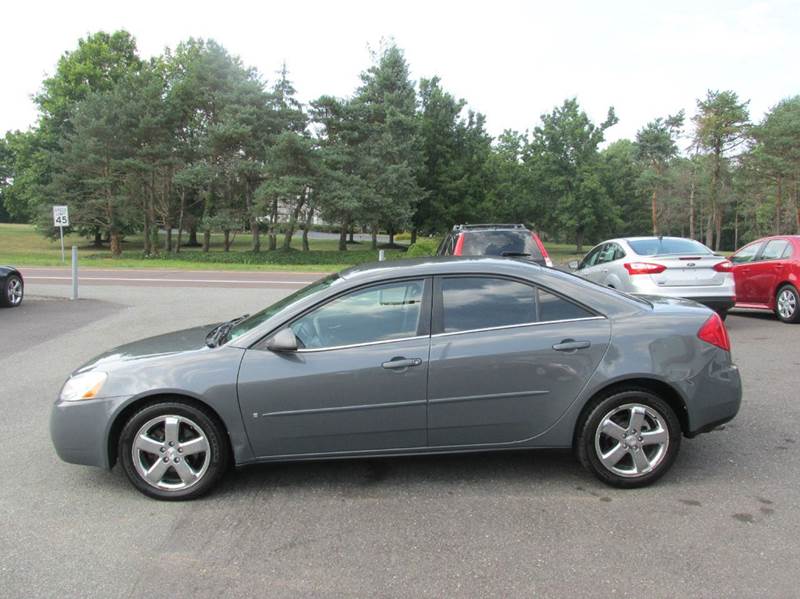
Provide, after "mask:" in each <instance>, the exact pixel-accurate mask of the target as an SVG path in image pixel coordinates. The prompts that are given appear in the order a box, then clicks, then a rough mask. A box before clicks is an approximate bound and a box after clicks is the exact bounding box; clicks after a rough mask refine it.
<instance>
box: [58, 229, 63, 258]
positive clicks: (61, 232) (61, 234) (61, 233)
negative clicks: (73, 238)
mask: <svg viewBox="0 0 800 599" xmlns="http://www.w3.org/2000/svg"><path fill="white" fill-rule="evenodd" d="M58 232H59V233H60V236H61V262H62V263H63V262H64V227H59V228H58Z"/></svg>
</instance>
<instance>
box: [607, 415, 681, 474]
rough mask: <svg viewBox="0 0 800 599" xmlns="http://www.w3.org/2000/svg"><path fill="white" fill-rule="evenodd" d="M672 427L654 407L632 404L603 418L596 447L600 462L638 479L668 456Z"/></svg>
mask: <svg viewBox="0 0 800 599" xmlns="http://www.w3.org/2000/svg"><path fill="white" fill-rule="evenodd" d="M668 446H669V429H668V428H667V422H666V420H665V419H664V417H663V416H662V415H661V414H659V413H658V412H656V411H655V410H654V409H653V408H651V407H649V406H645V405H642V404H638V403H629V404H625V405H622V406H619V407H617V408H614V409H613V410H611V411H610V412H609V413H608V414H606V415H605V416H604V417H603V419H602V420H601V421H600V425H599V426H598V427H597V432H596V433H595V436H594V447H595V451H596V452H597V457H598V458H599V459H600V462H601V463H602V464H603V466H605V467H606V468H607V469H608V470H610V471H611V472H613V473H614V474H617V475H619V476H624V477H628V478H636V477H637V476H642V475H644V474H648V473H650V472H652V471H653V470H655V469H656V468H657V467H658V466H659V464H661V462H662V461H663V460H664V457H665V456H666V455H667V447H668Z"/></svg>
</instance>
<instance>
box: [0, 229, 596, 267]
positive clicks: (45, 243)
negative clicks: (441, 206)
mask: <svg viewBox="0 0 800 599" xmlns="http://www.w3.org/2000/svg"><path fill="white" fill-rule="evenodd" d="M282 241H283V237H282V236H281V237H279V243H280V242H282ZM265 242H266V238H262V247H264V245H265ZM73 245H77V246H78V255H79V260H80V262H81V264H83V265H84V266H87V267H89V266H91V267H97V268H175V269H186V270H280V271H299V272H334V271H338V270H341V269H343V268H346V267H348V266H352V265H354V264H362V263H364V262H374V261H375V260H377V259H378V257H377V252H375V251H373V250H371V249H370V245H369V242H364V243H359V244H351V245H349V247H348V250H347V251H346V252H340V251H339V250H338V240H337V239H310V240H309V245H310V250H311V251H309V252H301V251H300V250H299V249H292V250H289V251H284V250H274V251H262V252H259V253H258V254H255V253H253V252H250V251H249V250H250V236H249V235H248V234H242V233H240V234H238V235H237V236H236V239H235V240H234V242H233V245H232V246H231V251H230V252H225V251H223V238H222V235H212V236H211V247H210V251H209V252H208V253H204V252H202V251H201V248H187V247H183V248H181V252H180V254H177V255H176V254H171V255H167V254H166V253H163V256H164V257H158V258H143V257H142V238H141V236H138V235H134V236H130V237H126V238H125V241H124V242H123V246H122V248H123V252H122V257H120V258H112V257H111V253H110V252H109V250H108V249H107V248H106V247H104V248H103V249H98V248H95V247H94V246H93V245H92V243H91V241H90V240H87V239H85V238H83V237H80V236H78V235H68V236H66V237H64V248H65V252H66V264H69V261H70V257H69V252H70V248H71V246H73ZM292 245H293V246H295V247H296V248H300V246H301V241H300V235H299V234H298V235H297V236H295V238H294V240H293V243H292ZM545 245H546V247H547V250H548V252H549V253H550V256H551V258H552V259H553V261H554V262H555V263H556V264H565V263H567V262H569V261H570V260H572V259H575V258H577V257H578V254H575V246H574V245H566V244H552V243H547V244H545ZM587 249H588V248H587ZM404 255H405V252H404V251H402V250H386V258H387V259H388V260H395V259H399V258H402V257H403V256H404ZM0 264H11V265H14V266H62V265H63V264H62V262H61V246H60V243H59V240H58V239H56V240H53V241H51V240H50V239H47V238H45V237H43V236H42V235H41V234H40V233H38V232H37V231H36V230H35V229H34V227H33V226H32V225H12V224H2V223H0Z"/></svg>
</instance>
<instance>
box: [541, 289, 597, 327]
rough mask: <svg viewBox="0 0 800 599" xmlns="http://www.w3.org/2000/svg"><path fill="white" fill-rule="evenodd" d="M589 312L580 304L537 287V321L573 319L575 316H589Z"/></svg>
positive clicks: (590, 314) (590, 315)
mask: <svg viewBox="0 0 800 599" xmlns="http://www.w3.org/2000/svg"><path fill="white" fill-rule="evenodd" d="M592 316H594V314H592V313H591V312H589V311H588V310H586V309H585V308H582V307H581V306H579V305H577V304H574V303H572V302H571V301H569V300H565V299H564V298H563V297H559V296H557V295H555V294H554V293H550V292H549V291H545V290H544V289H539V321H540V322H547V321H550V320H574V319H576V318H590V317H592Z"/></svg>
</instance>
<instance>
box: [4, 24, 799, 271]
mask: <svg viewBox="0 0 800 599" xmlns="http://www.w3.org/2000/svg"><path fill="white" fill-rule="evenodd" d="M34 100H35V102H36V105H37V107H38V109H39V119H38V122H37V124H36V126H35V127H32V128H30V129H29V130H27V131H14V132H8V133H6V135H5V137H4V138H3V139H2V140H0V220H11V221H16V222H35V223H37V224H38V225H39V227H40V229H41V230H42V231H43V232H44V233H45V234H53V229H52V221H51V217H50V210H51V206H52V205H53V204H68V205H69V206H70V216H71V223H72V228H73V229H74V230H76V231H78V232H79V233H80V234H82V235H85V236H87V237H88V238H90V239H93V240H94V242H95V243H96V244H97V245H98V246H100V245H102V244H103V243H106V242H107V243H108V244H109V246H110V249H111V252H112V253H113V254H114V255H119V254H120V253H121V251H122V240H123V239H124V237H125V236H126V235H130V234H134V233H141V234H143V238H144V240H145V242H144V244H145V245H144V253H145V254H146V255H155V254H158V253H159V252H180V250H181V248H182V247H186V246H202V247H203V249H204V250H206V251H207V250H208V249H209V245H210V239H211V234H212V233H213V232H218V233H221V234H222V235H223V239H224V248H225V250H226V251H227V250H228V249H229V248H230V247H231V244H232V243H233V240H234V238H235V236H236V235H237V234H244V235H248V236H249V238H250V247H251V250H252V251H254V252H259V251H263V250H275V249H278V248H284V249H290V248H291V247H292V240H293V235H294V233H295V232H297V231H298V230H300V231H302V232H303V235H302V241H301V243H302V249H305V250H307V249H308V239H307V234H308V231H309V230H310V228H311V227H312V223H313V222H314V220H315V217H318V218H321V219H322V220H324V222H326V223H328V224H329V225H330V226H332V227H334V228H335V230H337V231H338V232H339V233H340V240H339V247H340V249H342V250H345V249H347V243H346V242H347V236H348V234H352V232H353V231H354V230H360V231H368V232H371V233H372V240H373V246H375V244H376V237H377V233H378V232H379V231H386V232H388V233H389V235H390V236H391V237H392V240H393V236H394V234H395V233H397V232H399V231H406V230H409V231H411V234H412V242H413V241H414V240H415V239H416V236H417V235H418V234H422V235H430V234H436V233H441V232H443V231H445V230H447V229H449V228H450V227H451V226H452V225H453V224H455V223H463V222H490V221H503V222H524V223H528V224H529V225H530V226H532V227H534V228H535V229H536V230H537V231H539V232H540V234H541V235H542V236H543V237H544V239H546V240H553V241H570V242H574V243H575V244H576V246H577V249H578V251H581V250H582V249H583V246H584V245H585V244H586V243H591V242H595V241H598V240H600V239H602V238H605V237H609V236H617V235H642V234H651V233H653V234H670V235H682V236H687V237H692V238H695V239H700V240H702V241H704V242H705V243H706V244H707V245H709V246H710V247H712V248H714V249H731V248H733V247H738V246H739V245H741V244H742V243H743V242H745V241H749V240H750V239H753V238H756V237H759V236H762V235H765V234H770V233H796V232H800V185H799V184H800V96H795V97H792V98H787V99H784V100H782V101H780V102H778V103H777V104H776V105H775V106H774V107H773V108H772V109H771V110H770V111H769V112H768V113H767V114H766V115H765V116H764V117H763V119H762V120H761V121H760V122H752V121H751V118H750V115H749V109H748V102H747V101H746V100H743V99H740V98H739V97H738V96H737V95H736V93H734V92H732V91H713V90H710V91H708V92H707V93H706V94H705V95H704V96H703V97H701V98H700V99H698V100H697V108H696V113H695V114H694V115H693V116H692V117H691V119H687V118H686V115H685V114H684V113H683V112H682V111H681V112H677V113H676V114H673V115H664V116H661V117H656V118H654V119H653V120H652V121H650V122H649V123H646V124H645V125H644V126H642V127H641V128H640V129H639V131H638V132H637V134H636V137H635V139H633V140H628V139H622V140H619V141H616V142H614V143H611V144H608V145H604V141H605V135H606V131H607V130H608V129H609V128H610V127H613V126H614V125H615V124H616V123H617V122H618V117H617V115H616V114H615V112H614V109H613V107H610V108H609V109H608V114H607V116H606V118H605V119H604V120H603V121H602V122H601V123H595V122H592V120H591V119H590V118H589V117H588V116H587V114H586V112H585V111H584V110H583V109H582V108H581V107H580V104H579V103H578V101H577V99H575V98H570V99H567V100H565V101H564V102H563V104H561V105H560V106H557V107H555V108H554V109H553V110H552V111H551V112H549V113H547V114H544V115H541V117H540V119H539V122H538V124H536V125H535V126H534V127H533V128H532V129H531V130H529V131H524V132H519V131H511V130H507V131H505V132H503V133H502V134H501V135H500V136H498V137H497V138H496V139H495V138H493V137H492V136H491V135H489V134H488V133H487V131H486V127H485V117H484V115H482V114H480V113H478V112H475V111H472V110H468V109H467V104H466V102H465V101H464V100H462V99H458V98H456V97H455V96H453V95H452V94H451V93H449V92H448V91H447V90H446V89H445V88H444V87H443V85H442V82H441V80H440V79H439V78H438V77H435V76H434V77H431V78H423V79H421V80H420V81H419V82H418V83H415V82H414V81H412V80H411V78H410V75H409V66H408V64H407V62H406V60H405V57H404V54H403V52H402V50H401V49H400V48H398V47H397V46H396V45H394V44H392V43H389V44H384V45H383V46H382V47H381V48H380V49H379V51H377V52H375V53H373V55H372V57H371V62H370V64H369V65H367V67H366V69H365V70H364V71H363V72H362V73H361V82H360V85H359V86H358V87H357V88H356V89H355V90H354V92H353V94H352V95H351V96H349V97H346V98H338V97H333V96H328V95H324V96H321V97H319V98H317V99H315V100H313V101H311V102H310V103H309V104H308V105H302V104H301V103H300V102H299V101H298V99H297V93H296V90H295V89H294V87H293V85H292V82H291V78H290V75H289V72H288V69H287V67H286V65H283V67H282V68H281V69H280V70H279V71H278V72H277V73H276V76H275V77H274V79H273V80H272V81H269V82H268V81H265V80H264V79H263V77H262V75H261V74H260V73H258V72H257V71H256V70H255V69H252V68H247V67H246V66H244V65H243V64H242V62H241V60H240V59H239V58H237V57H236V56H233V55H231V54H230V53H229V52H228V51H227V50H226V49H225V48H223V47H222V46H221V45H219V44H217V43H215V42H214V41H212V40H202V39H189V40H187V41H186V42H183V43H181V44H180V45H178V46H177V47H176V48H175V49H174V50H173V49H167V50H165V52H164V53H163V54H162V55H160V56H157V57H154V58H151V59H147V60H145V59H143V58H141V57H140V56H139V54H138V52H137V48H136V42H135V40H134V38H133V37H132V36H131V35H130V34H129V33H127V32H125V31H118V32H115V33H113V34H108V33H104V32H100V33H96V34H94V35H91V36H88V37H87V38H85V39H82V40H80V41H79V43H78V46H77V48H75V49H73V50H71V51H69V52H66V53H65V54H64V55H63V56H62V57H61V59H60V60H59V62H58V65H57V68H56V71H55V73H54V74H53V75H52V76H51V77H48V78H46V79H45V80H44V81H43V83H42V86H41V90H40V91H39V93H38V94H36V96H35V98H34ZM160 231H161V232H163V233H160ZM173 232H174V233H173Z"/></svg>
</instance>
